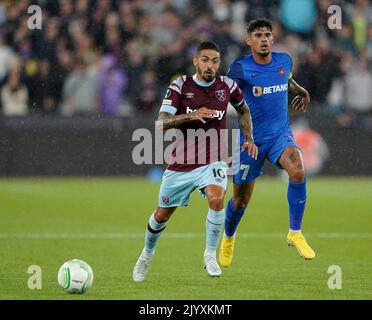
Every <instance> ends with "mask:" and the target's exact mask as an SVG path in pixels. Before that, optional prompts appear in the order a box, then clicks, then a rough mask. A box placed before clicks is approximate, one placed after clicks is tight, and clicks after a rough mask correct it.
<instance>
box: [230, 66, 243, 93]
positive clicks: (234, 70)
mask: <svg viewBox="0 0 372 320" xmlns="http://www.w3.org/2000/svg"><path fill="white" fill-rule="evenodd" d="M227 76H228V77H229V78H231V79H232V80H234V81H235V82H236V83H237V84H238V86H239V87H243V85H244V73H243V67H242V65H241V64H240V63H238V62H236V61H234V62H233V63H232V64H231V65H230V69H229V71H228V73H227Z"/></svg>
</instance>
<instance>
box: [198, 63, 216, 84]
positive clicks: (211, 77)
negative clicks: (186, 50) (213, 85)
mask: <svg viewBox="0 0 372 320" xmlns="http://www.w3.org/2000/svg"><path fill="white" fill-rule="evenodd" d="M197 71H198V73H199V75H200V76H201V77H202V78H203V80H204V81H206V82H211V81H213V80H214V78H215V77H216V74H215V73H213V74H206V73H205V71H204V72H203V71H202V69H200V67H199V66H197ZM206 71H207V70H206Z"/></svg>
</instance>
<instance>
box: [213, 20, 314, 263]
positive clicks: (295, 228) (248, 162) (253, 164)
mask: <svg viewBox="0 0 372 320" xmlns="http://www.w3.org/2000/svg"><path fill="white" fill-rule="evenodd" d="M246 43H247V45H248V46H249V47H250V48H251V54H250V55H246V56H244V57H242V58H239V59H237V60H235V61H234V62H233V63H232V64H231V66H230V70H229V72H228V76H229V77H230V78H231V79H233V80H235V81H236V83H237V84H238V86H239V87H240V88H241V89H242V90H243V93H244V99H245V101H246V102H247V104H248V106H249V108H250V111H251V116H252V122H253V138H254V142H255V144H256V145H257V147H258V149H259V155H258V159H252V158H250V157H247V155H246V154H245V153H241V154H240V162H238V163H239V168H236V169H235V170H236V171H234V172H236V174H234V177H233V182H234V190H233V197H232V198H231V199H230V201H229V202H228V205H227V207H226V219H225V232H224V236H223V238H222V242H221V247H220V252H219V261H220V263H221V265H222V266H224V267H228V266H230V265H231V263H232V258H233V250H234V242H235V233H236V229H237V226H238V224H239V222H240V220H241V218H242V216H243V214H244V211H245V210H246V207H247V204H248V202H249V200H250V199H251V196H252V192H253V189H254V185H255V181H256V178H257V177H259V176H260V175H262V174H263V165H264V162H265V160H266V159H268V160H269V161H270V162H271V163H272V164H273V165H274V166H276V167H278V168H280V169H284V170H285V171H287V173H288V176H289V183H288V190H287V199H288V205H289V232H288V235H287V243H288V245H289V246H292V247H295V248H296V249H297V251H298V253H299V254H300V255H301V256H302V257H303V258H305V259H306V260H311V259H314V258H315V253H314V251H313V250H312V248H311V247H310V246H309V245H308V243H307V242H306V240H305V238H304V236H303V234H302V232H301V225H302V219H303V215H304V210H305V204H306V177H305V171H304V164H303V161H302V155H301V151H300V148H299V147H298V145H297V144H296V142H295V141H294V139H293V135H292V131H291V128H290V125H289V117H288V92H290V93H291V94H293V95H295V98H294V99H293V100H292V102H291V106H292V107H293V108H294V109H295V110H301V111H306V110H307V108H308V105H309V103H310V96H309V94H308V92H307V91H306V90H305V89H304V88H302V87H301V86H299V85H298V84H297V83H296V82H295V81H294V80H293V78H292V67H293V65H292V59H291V57H290V56H289V55H288V54H287V53H277V52H271V48H272V45H273V35H272V22H271V21H270V20H268V19H255V20H252V21H250V22H249V24H248V28H247V37H246ZM240 143H244V140H243V139H242V138H241V140H240ZM237 169H238V171H237Z"/></svg>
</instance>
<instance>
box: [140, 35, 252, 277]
mask: <svg viewBox="0 0 372 320" xmlns="http://www.w3.org/2000/svg"><path fill="white" fill-rule="evenodd" d="M220 61H221V60H220V51H219V49H218V47H217V46H216V45H215V44H214V43H213V42H203V43H201V44H200V45H199V47H198V49H197V52H196V55H195V57H194V58H193V63H194V66H195V68H196V74H195V75H193V76H182V77H179V78H178V79H176V80H175V81H173V82H172V83H171V84H170V86H169V87H168V90H167V93H166V95H165V98H164V100H163V103H162V106H161V108H160V112H159V117H158V121H157V126H158V127H161V128H162V129H163V130H167V129H170V128H177V129H179V130H180V131H181V132H182V133H183V135H182V136H181V138H180V139H177V141H176V146H175V147H174V151H173V152H172V156H175V157H174V158H175V159H176V161H175V163H171V164H169V165H168V166H167V169H166V171H165V172H164V175H163V179H162V184H161V187H160V192H159V197H158V207H157V209H156V210H155V211H154V213H153V214H152V215H151V216H150V218H149V221H148V225H147V230H146V234H145V246H144V248H143V250H142V252H141V254H140V257H139V258H138V260H137V263H136V265H135V267H134V270H133V280H134V281H143V280H144V279H145V277H146V274H147V271H148V268H149V266H150V263H151V260H152V258H153V256H154V252H155V246H156V243H157V241H158V239H159V237H160V235H161V234H162V232H163V231H164V229H165V227H166V224H167V222H168V220H169V218H170V217H171V215H172V214H173V212H174V211H175V210H176V208H177V207H179V206H187V205H188V202H189V197H190V194H191V192H193V191H194V190H195V189H199V191H200V192H201V193H202V194H203V195H204V197H205V198H206V199H207V200H208V206H209V209H208V213H207V218H206V247H205V252H204V259H203V260H204V267H205V268H206V271H207V273H208V275H209V276H211V277H218V276H220V275H221V268H220V267H219V265H218V263H217V259H216V249H217V245H218V242H219V239H220V235H221V231H222V226H223V221H224V219H225V211H224V196H225V191H226V187H227V177H226V172H227V165H226V162H224V161H222V160H224V159H222V156H221V152H220V147H218V148H217V149H218V150H217V155H215V154H212V148H211V145H212V144H213V145H214V146H216V145H217V146H219V145H220V144H219V140H220V139H221V138H222V137H220V136H219V134H220V133H221V132H223V131H225V130H223V131H221V130H222V129H226V110H227V106H228V103H229V102H230V103H231V104H232V105H233V106H234V107H235V109H236V111H237V113H238V114H239V118H240V123H241V129H242V132H243V133H242V134H243V136H244V139H245V143H244V144H243V145H242V152H246V153H247V154H249V155H250V156H252V157H253V158H257V153H258V150H257V147H256V146H255V144H254V143H253V140H252V123H251V117H250V113H249V109H248V107H247V105H246V104H245V101H244V99H243V93H242V91H241V90H240V88H239V87H238V86H237V84H236V83H235V81H233V80H231V79H229V78H228V77H225V76H217V75H216V74H217V72H218V69H219V67H220ZM190 129H195V130H196V129H198V130H204V131H203V132H209V131H210V130H215V132H217V133H218V134H217V140H218V141H212V140H213V139H212V138H210V141H209V142H210V143H206V144H205V146H204V147H205V150H201V145H200V144H199V145H198V143H195V144H194V145H193V144H192V143H189V141H187V132H188V131H189V130H190ZM198 141H199V140H198ZM179 146H181V147H180V148H179ZM197 149H198V150H197ZM179 150H181V152H180V154H181V156H179V157H178V155H177V154H176V153H177V152H178V151H179ZM203 153H204V157H203ZM196 154H197V155H198V157H197V159H194V160H196V161H189V160H190V159H191V155H196ZM185 155H186V158H187V161H185V157H184V156H185ZM213 159H215V161H213Z"/></svg>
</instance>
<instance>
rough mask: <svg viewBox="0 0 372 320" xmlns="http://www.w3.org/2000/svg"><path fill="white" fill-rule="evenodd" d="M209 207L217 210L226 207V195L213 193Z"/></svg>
mask: <svg viewBox="0 0 372 320" xmlns="http://www.w3.org/2000/svg"><path fill="white" fill-rule="evenodd" d="M208 202H209V208H211V209H212V210H215V211H220V210H222V209H223V207H224V203H223V202H224V196H223V195H212V196H210V197H209V198H208Z"/></svg>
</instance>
